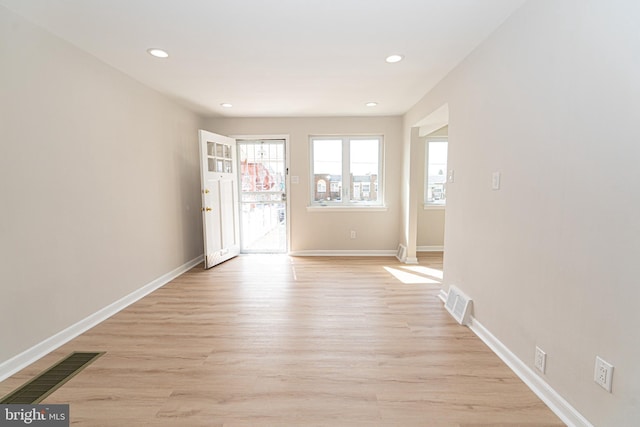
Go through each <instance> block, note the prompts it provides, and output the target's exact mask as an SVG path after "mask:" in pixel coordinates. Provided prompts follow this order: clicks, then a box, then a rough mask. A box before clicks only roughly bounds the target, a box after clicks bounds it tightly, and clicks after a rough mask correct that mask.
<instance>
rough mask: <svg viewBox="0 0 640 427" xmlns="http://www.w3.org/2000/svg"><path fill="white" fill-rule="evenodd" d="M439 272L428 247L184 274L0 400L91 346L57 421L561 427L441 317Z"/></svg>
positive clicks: (233, 264) (249, 261)
mask: <svg viewBox="0 0 640 427" xmlns="http://www.w3.org/2000/svg"><path fill="white" fill-rule="evenodd" d="M441 266H442V256H441V254H435V255H434V254H429V255H422V256H421V257H420V266H406V265H403V264H400V263H398V261H397V260H395V258H329V257H327V258H325V257H308V258H303V257H295V258H294V257H288V256H275V255H266V256H260V255H258V256H241V257H238V258H235V259H233V260H231V261H228V262H226V263H224V264H222V265H220V266H218V267H216V268H214V269H212V270H208V271H205V270H202V268H201V267H196V268H194V269H193V270H191V271H189V272H188V273H186V274H184V275H182V276H181V277H179V278H177V279H176V280H174V281H173V282H171V283H170V284H168V285H166V286H165V287H163V288H161V289H159V290H158V291H156V292H155V293H153V294H151V295H149V296H148V297H146V298H144V299H142V300H140V301H139V302H138V303H136V304H134V305H132V306H130V307H129V308H127V309H126V310H123V311H122V312H120V313H118V314H117V315H115V316H114V317H112V318H111V319H109V320H107V321H105V322H104V323H102V324H100V325H99V326H97V327H95V328H93V329H92V330H90V331H88V332H87V333H85V334H83V335H82V336H80V337H78V338H76V339H75V340H73V341H71V342H70V343H68V344H67V345H65V346H63V347H62V348H60V349H59V350H57V351H55V352H53V353H52V354H50V355H48V356H46V357H44V358H43V359H41V360H40V361H38V362H36V363H34V364H33V365H32V366H30V367H29V368H27V369H25V370H23V371H22V372H20V373H19V374H17V375H15V376H13V377H11V378H9V379H7V380H6V381H4V382H2V383H0V396H3V395H5V394H7V393H8V392H9V391H11V390H13V389H14V388H16V387H17V386H19V385H21V384H22V383H23V382H24V381H25V380H27V379H30V378H31V377H32V376H33V375H35V374H37V373H39V372H40V371H42V370H43V369H45V368H47V367H49V366H50V365H52V364H53V363H54V362H56V361H57V360H59V359H60V358H62V357H63V356H65V355H67V354H68V353H70V352H72V351H106V354H105V355H104V356H102V357H101V358H99V359H98V360H97V361H96V362H94V363H93V364H92V365H90V366H89V367H88V368H86V369H85V370H84V371H82V372H81V373H80V374H78V375H77V376H76V377H74V378H73V379H72V380H71V381H69V382H68V383H66V384H65V385H64V386H63V387H62V388H60V389H59V390H58V391H56V392H55V393H53V394H52V395H51V396H49V397H48V398H47V399H46V400H45V402H44V403H51V404H53V403H69V404H70V405H71V406H70V409H71V419H72V425H78V426H91V427H95V426H172V427H173V426H214V427H215V426H225V427H228V426H354V427H359V426H458V427H480V426H483V427H489V426H492V427H493V426H529V427H533V426H562V425H564V424H563V423H562V422H561V421H560V420H559V419H558V418H557V417H556V416H555V415H554V414H553V413H552V412H551V411H550V410H549V409H548V408H547V407H546V406H545V405H544V404H543V403H542V402H541V401H540V400H539V399H538V398H537V397H536V396H535V395H534V394H533V393H532V392H531V391H530V390H529V389H528V388H527V387H526V386H525V385H524V384H523V383H522V382H521V381H520V380H519V379H518V378H517V377H516V376H515V375H514V374H513V373H512V372H511V371H510V370H509V369H508V368H507V367H506V365H504V364H503V363H502V362H501V361H500V360H499V359H498V358H497V357H496V356H495V355H494V354H493V353H492V352H491V351H490V350H489V349H488V348H487V347H486V346H485V345H484V344H483V343H482V342H481V341H480V340H479V339H478V338H476V337H475V336H474V335H473V333H472V332H471V331H470V330H469V329H467V328H465V327H462V326H459V325H457V324H456V323H455V322H454V321H453V319H452V318H451V317H450V316H449V314H448V313H447V312H446V311H445V310H444V309H443V307H442V303H441V302H440V300H439V299H438V298H437V294H438V291H439V289H440V283H438V282H439V281H440V279H439V278H438V277H437V276H438V271H437V270H438V269H441ZM385 267H387V269H385ZM416 267H418V268H416Z"/></svg>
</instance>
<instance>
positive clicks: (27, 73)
mask: <svg viewBox="0 0 640 427" xmlns="http://www.w3.org/2000/svg"><path fill="white" fill-rule="evenodd" d="M142 54H144V53H142ZM0 61H1V63H2V65H1V66H0V195H1V196H0V197H1V198H2V200H1V202H0V236H1V237H0V277H1V279H0V280H1V281H2V283H1V285H0V295H1V296H0V324H2V325H3V327H2V338H1V340H0V341H1V343H0V363H2V362H3V361H6V360H7V359H9V358H11V357H12V356H15V355H17V354H18V353H21V352H23V351H25V350H26V349H28V348H30V347H31V346H33V345H34V344H36V343H39V342H41V341H42V340H44V339H45V338H48V337H50V336H52V335H54V334H55V333H57V332H59V331H61V330H63V329H65V328H67V327H68V326H70V325H72V324H74V323H76V322H78V321H80V320H82V319H83V318H85V317H86V316H88V315H90V314H92V313H95V312H96V311H98V310H99V309H101V308H103V307H105V306H107V305H109V304H110V303H112V302H114V301H116V300H118V299H120V298H121V297H123V296H125V295H127V294H129V293H130V292H132V291H134V290H137V289H139V288H140V287H142V286H144V285H145V284H147V283H149V282H151V281H152V280H154V279H156V278H158V277H159V276H161V275H163V274H165V273H168V272H170V271H171V270H173V269H175V268H176V267H178V266H180V265H182V264H184V263H185V262H187V261H188V260H191V259H194V258H196V257H198V256H199V255H200V254H201V252H202V237H201V229H202V228H201V220H200V213H199V207H200V193H199V189H200V184H199V173H198V170H199V169H198V160H197V159H198V151H197V142H198V141H197V129H198V127H199V125H200V123H199V121H200V119H199V117H198V116H196V115H194V114H192V113H190V112H188V111H186V110H185V109H183V108H181V107H178V106H176V105H175V104H173V103H172V102H170V101H168V100H167V99H166V98H165V97H163V96H161V95H159V94H158V93H156V92H154V91H152V90H150V89H148V88H147V87H145V86H142V85H141V84H139V83H137V82H136V81H134V80H132V79H131V78H129V77H127V76H125V75H124V74H122V73H120V72H118V71H116V70H114V69H112V68H110V67H109V66H107V65H105V64H103V63H101V62H99V61H97V60H96V59H95V58H94V57H92V56H90V55H88V54H86V53H84V52H82V51H80V50H78V49H76V48H75V47H73V46H71V45H69V44H67V43H66V42H63V41H61V40H60V39H58V38H56V37H53V36H52V35H50V34H49V33H46V32H44V31H42V30H40V29H38V28H36V27H34V26H32V25H31V24H29V23H27V22H26V21H24V20H23V19H22V18H19V17H17V16H16V15H14V14H13V13H11V12H9V11H8V10H6V9H5V8H3V7H0Z"/></svg>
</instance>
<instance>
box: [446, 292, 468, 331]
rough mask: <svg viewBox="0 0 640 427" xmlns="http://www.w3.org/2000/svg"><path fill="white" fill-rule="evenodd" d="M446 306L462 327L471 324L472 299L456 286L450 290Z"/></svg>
mask: <svg viewBox="0 0 640 427" xmlns="http://www.w3.org/2000/svg"><path fill="white" fill-rule="evenodd" d="M444 306H445V308H446V309H447V311H448V312H449V313H451V315H452V316H453V318H454V319H456V320H457V321H458V323H460V324H461V325H466V324H467V323H468V322H469V316H470V311H471V299H470V298H469V297H467V296H466V295H465V294H463V293H462V291H460V289H458V288H456V287H455V286H451V287H450V288H449V293H448V294H447V300H446V301H445V303H444Z"/></svg>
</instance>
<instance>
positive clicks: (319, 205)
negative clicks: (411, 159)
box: [307, 134, 387, 212]
mask: <svg viewBox="0 0 640 427" xmlns="http://www.w3.org/2000/svg"><path fill="white" fill-rule="evenodd" d="M374 138H375V139H378V142H379V143H378V171H379V173H378V182H377V188H378V200H377V201H376V202H353V201H351V200H350V198H351V194H350V189H351V182H350V179H351V177H350V176H345V174H344V165H345V164H349V160H350V159H349V158H350V152H349V144H345V141H346V140H367V139H374ZM337 139H341V140H342V163H343V176H342V200H341V201H340V202H333V201H330V202H326V201H324V202H316V201H314V200H313V199H314V190H315V179H314V169H313V164H314V161H313V160H314V159H313V141H321V140H337ZM309 183H310V184H311V185H309V188H310V193H309V205H308V206H307V211H308V212H314V211H317V212H320V211H322V212H328V211H335V212H363V211H367V212H374V211H379V212H382V211H386V210H387V207H386V203H385V194H384V188H385V185H384V135H381V134H375V135H366V134H362V135H347V134H345V135H310V136H309ZM330 185H331V184H330V183H329V185H328V186H327V187H328V188H329V187H330Z"/></svg>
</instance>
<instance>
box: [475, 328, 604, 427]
mask: <svg viewBox="0 0 640 427" xmlns="http://www.w3.org/2000/svg"><path fill="white" fill-rule="evenodd" d="M469 329H471V330H472V331H473V333H474V334H476V335H477V336H478V338H480V339H481V340H482V341H483V342H484V343H485V344H486V345H487V346H489V348H490V349H491V350H493V352H494V353H495V354H496V355H497V356H498V357H499V358H500V359H502V361H503V362H504V363H506V364H507V366H508V367H509V368H511V370H512V371H513V372H514V373H515V374H516V375H517V376H518V377H520V379H521V380H522V381H524V383H525V384H526V385H527V386H528V387H529V388H530V389H531V391H533V392H534V393H535V394H536V395H537V396H538V397H539V398H540V399H541V400H542V401H543V402H544V403H545V404H546V405H547V406H548V407H549V409H551V410H552V411H553V412H554V413H555V414H556V415H557V416H558V417H559V418H560V419H561V420H562V422H564V423H566V424H567V425H568V426H569V427H593V424H591V423H590V422H589V421H588V420H587V419H586V418H585V417H583V416H582V414H580V413H579V412H578V411H577V410H576V409H575V408H574V407H573V406H571V405H570V404H569V402H567V401H566V400H565V399H564V398H563V397H562V396H560V394H559V393H558V392H557V391H555V390H554V389H553V388H551V386H550V385H549V384H547V382H546V381H544V380H543V379H542V378H541V377H540V376H538V374H536V373H535V372H534V371H533V369H531V368H530V367H529V366H528V365H527V364H525V363H524V362H523V361H522V360H520V359H519V358H518V357H517V356H516V355H515V354H513V353H512V352H511V350H509V349H508V348H507V346H505V345H504V344H503V343H502V342H500V340H498V339H497V338H496V337H495V336H494V335H493V334H492V333H491V332H490V331H489V330H488V329H487V328H485V327H484V326H483V325H482V324H481V323H480V322H478V320H476V319H475V318H474V317H473V316H472V317H471V322H470V323H469Z"/></svg>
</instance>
